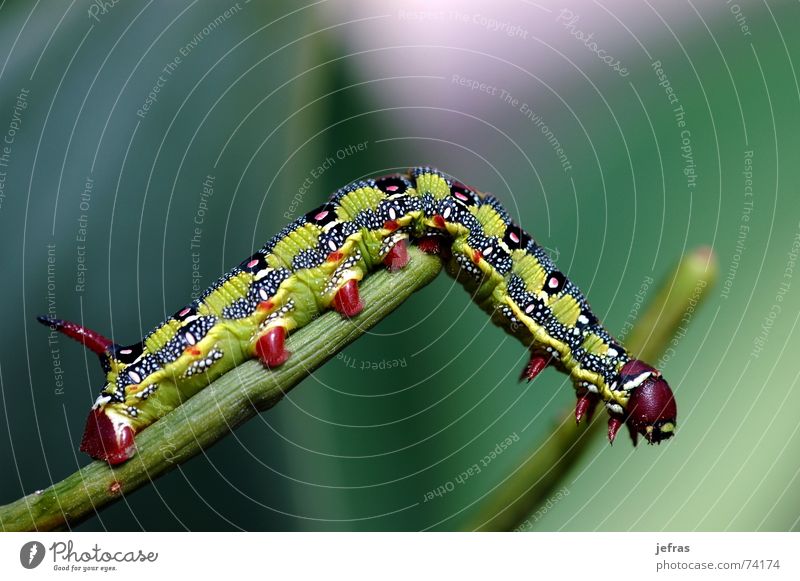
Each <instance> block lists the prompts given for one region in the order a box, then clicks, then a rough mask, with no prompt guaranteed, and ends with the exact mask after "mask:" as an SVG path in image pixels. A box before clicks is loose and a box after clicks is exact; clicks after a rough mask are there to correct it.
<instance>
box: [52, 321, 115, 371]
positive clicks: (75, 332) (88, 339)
mask: <svg viewBox="0 0 800 581" xmlns="http://www.w3.org/2000/svg"><path fill="white" fill-rule="evenodd" d="M36 320H37V321H39V322H40V323H41V324H42V325H46V326H48V327H50V328H51V329H54V330H56V331H58V332H59V333H62V334H64V335H66V336H67V337H69V338H70V339H74V340H75V341H77V342H78V343H80V344H81V345H83V346H84V347H86V348H87V349H88V350H89V351H91V352H92V353H96V354H97V356H98V357H100V364H101V365H103V368H104V369H105V368H106V366H107V362H108V360H109V359H110V358H111V354H112V353H113V351H114V349H115V348H116V347H117V345H116V344H115V343H114V342H113V341H112V340H111V339H109V338H107V337H104V336H103V335H101V334H100V333H98V332H97V331H92V330H91V329H88V328H86V327H84V326H83V325H79V324H78V323H73V322H72V321H65V320H64V319H56V318H53V317H46V316H43V315H39V316H38V317H36Z"/></svg>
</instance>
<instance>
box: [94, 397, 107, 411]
mask: <svg viewBox="0 0 800 581" xmlns="http://www.w3.org/2000/svg"><path fill="white" fill-rule="evenodd" d="M110 401H111V396H110V395H100V396H98V397H97V399H96V400H94V405H93V406H92V409H96V408H99V407H103V406H104V405H106V404H107V403H108V402H110Z"/></svg>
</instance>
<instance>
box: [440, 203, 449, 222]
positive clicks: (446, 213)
mask: <svg viewBox="0 0 800 581" xmlns="http://www.w3.org/2000/svg"><path fill="white" fill-rule="evenodd" d="M449 217H450V206H447V207H446V208H445V209H444V212H442V218H444V219H445V220H447V219H448V218H449Z"/></svg>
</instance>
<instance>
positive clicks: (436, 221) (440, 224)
mask: <svg viewBox="0 0 800 581" xmlns="http://www.w3.org/2000/svg"><path fill="white" fill-rule="evenodd" d="M433 225H434V226H436V227H437V228H439V229H440V230H444V229H445V227H446V225H447V224H446V222H445V220H444V216H442V215H441V214H436V215H435V216H434V217H433Z"/></svg>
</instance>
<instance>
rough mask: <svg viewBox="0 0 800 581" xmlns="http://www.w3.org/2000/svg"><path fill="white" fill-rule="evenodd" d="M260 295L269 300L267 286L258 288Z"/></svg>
mask: <svg viewBox="0 0 800 581" xmlns="http://www.w3.org/2000/svg"><path fill="white" fill-rule="evenodd" d="M258 296H260V297H261V298H262V299H264V300H265V301H268V300H269V295H268V294H267V289H265V288H260V289H258Z"/></svg>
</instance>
